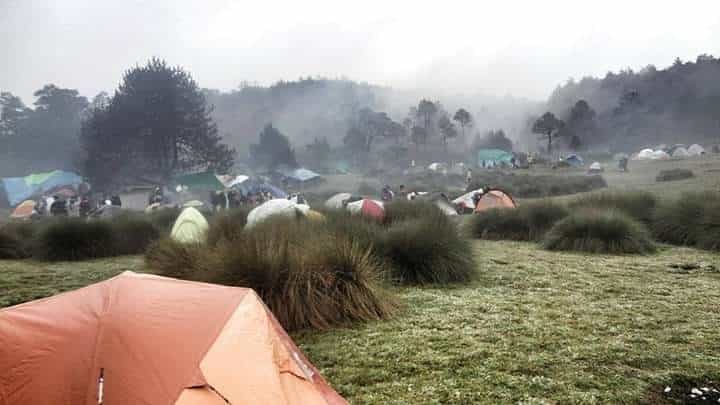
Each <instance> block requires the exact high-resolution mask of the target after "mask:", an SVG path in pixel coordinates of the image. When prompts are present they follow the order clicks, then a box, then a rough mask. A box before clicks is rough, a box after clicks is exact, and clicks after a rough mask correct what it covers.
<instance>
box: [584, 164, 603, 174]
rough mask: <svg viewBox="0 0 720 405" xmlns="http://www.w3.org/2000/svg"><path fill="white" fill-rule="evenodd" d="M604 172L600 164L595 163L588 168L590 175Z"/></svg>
mask: <svg viewBox="0 0 720 405" xmlns="http://www.w3.org/2000/svg"><path fill="white" fill-rule="evenodd" d="M603 171H604V169H603V167H602V165H601V164H600V162H593V164H591V165H590V167H589V168H588V173H602V172H603Z"/></svg>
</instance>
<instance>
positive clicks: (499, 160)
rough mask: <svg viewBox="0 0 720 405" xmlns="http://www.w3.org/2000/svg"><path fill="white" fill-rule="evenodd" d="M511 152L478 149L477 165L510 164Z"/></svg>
mask: <svg viewBox="0 0 720 405" xmlns="http://www.w3.org/2000/svg"><path fill="white" fill-rule="evenodd" d="M512 158H513V154H512V153H510V152H506V151H504V150H501V149H480V150H479V151H478V152H477V165H478V166H480V167H487V166H497V165H501V164H508V165H509V164H510V161H511V160H512Z"/></svg>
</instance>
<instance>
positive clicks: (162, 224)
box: [147, 207, 181, 233]
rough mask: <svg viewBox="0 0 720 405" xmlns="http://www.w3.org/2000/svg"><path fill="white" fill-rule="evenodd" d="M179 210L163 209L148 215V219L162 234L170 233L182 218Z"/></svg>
mask: <svg viewBox="0 0 720 405" xmlns="http://www.w3.org/2000/svg"><path fill="white" fill-rule="evenodd" d="M180 211H181V210H180V209H179V208H169V207H168V208H161V209H158V210H155V211H153V212H151V213H149V214H147V218H148V219H149V220H150V222H151V223H152V224H153V225H155V226H156V227H157V228H158V229H159V230H160V231H161V232H162V233H170V230H171V229H172V226H173V224H175V220H176V219H177V217H178V216H180Z"/></svg>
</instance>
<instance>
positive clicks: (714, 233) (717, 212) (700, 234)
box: [652, 192, 720, 250]
mask: <svg viewBox="0 0 720 405" xmlns="http://www.w3.org/2000/svg"><path fill="white" fill-rule="evenodd" d="M652 231H653V234H654V236H655V238H656V239H657V240H658V241H660V242H665V243H671V244H673V245H682V246H695V247H699V248H701V249H706V250H720V246H719V245H720V194H718V193H715V192H705V193H687V194H685V195H683V196H681V197H680V198H678V199H676V200H674V201H668V202H664V203H662V204H660V205H659V206H658V208H657V210H656V212H655V218H654V220H653V223H652Z"/></svg>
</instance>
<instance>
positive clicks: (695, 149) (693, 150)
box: [688, 143, 705, 156]
mask: <svg viewBox="0 0 720 405" xmlns="http://www.w3.org/2000/svg"><path fill="white" fill-rule="evenodd" d="M688 153H689V154H690V156H699V155H702V154H704V153H705V148H703V147H702V146H700V145H698V144H696V143H694V144H692V145H690V147H689V148H688Z"/></svg>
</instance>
